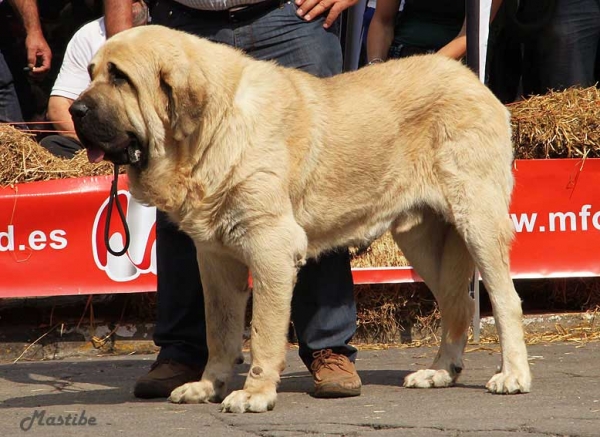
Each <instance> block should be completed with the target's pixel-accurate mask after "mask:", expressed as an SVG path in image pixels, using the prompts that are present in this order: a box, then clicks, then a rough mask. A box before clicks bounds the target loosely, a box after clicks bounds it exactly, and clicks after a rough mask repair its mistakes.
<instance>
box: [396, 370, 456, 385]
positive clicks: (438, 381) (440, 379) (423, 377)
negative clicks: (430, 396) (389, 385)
mask: <svg viewBox="0 0 600 437" xmlns="http://www.w3.org/2000/svg"><path fill="white" fill-rule="evenodd" d="M452 384H453V379H452V376H450V373H448V371H447V370H435V369H422V370H419V371H417V372H414V373H411V374H410V375H408V376H407V377H406V378H404V387H409V388H431V387H450V386H451V385H452Z"/></svg>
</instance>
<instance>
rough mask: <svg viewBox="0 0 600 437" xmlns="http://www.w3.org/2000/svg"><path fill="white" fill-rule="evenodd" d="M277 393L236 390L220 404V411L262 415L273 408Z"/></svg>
mask: <svg viewBox="0 0 600 437" xmlns="http://www.w3.org/2000/svg"><path fill="white" fill-rule="evenodd" d="M276 399H277V393H276V392H275V391H273V392H270V391H269V392H262V391H261V392H257V391H249V390H237V391H234V392H232V393H231V394H230V395H229V396H227V397H226V398H225V400H224V401H223V402H222V403H221V411H223V412H225V413H245V412H251V413H263V412H265V411H270V410H272V409H273V407H274V406H275V400H276Z"/></svg>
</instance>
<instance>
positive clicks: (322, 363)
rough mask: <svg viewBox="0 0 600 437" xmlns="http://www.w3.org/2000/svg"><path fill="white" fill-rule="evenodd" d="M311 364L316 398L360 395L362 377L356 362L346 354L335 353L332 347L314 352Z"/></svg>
mask: <svg viewBox="0 0 600 437" xmlns="http://www.w3.org/2000/svg"><path fill="white" fill-rule="evenodd" d="M313 358H314V360H313V362H312V364H311V366H310V370H311V371H312V374H313V378H314V380H315V390H314V392H313V393H312V395H313V396H314V397H316V398H345V397H350V396H358V395H360V387H361V386H362V383H361V382H360V377H359V376H358V373H356V368H355V367H354V363H353V362H352V361H350V360H349V359H348V357H346V356H345V355H338V354H334V353H333V352H332V351H331V349H322V350H320V351H317V352H315V353H313Z"/></svg>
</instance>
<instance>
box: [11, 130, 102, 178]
mask: <svg viewBox="0 0 600 437" xmlns="http://www.w3.org/2000/svg"><path fill="white" fill-rule="evenodd" d="M0 162H1V163H2V165H1V166H0V186H2V187H5V186H9V185H14V184H20V183H24V182H34V181H47V180H50V179H63V178H72V177H80V176H99V175H111V174H112V173H113V166H112V164H111V163H109V162H102V163H100V164H91V163H90V162H88V159H87V156H86V153H85V152H80V153H78V154H77V155H76V156H75V158H73V159H64V158H59V157H56V156H54V155H53V154H52V153H50V152H48V151H47V150H46V149H44V148H43V147H42V146H40V145H39V143H38V142H37V141H35V139H34V138H33V136H32V135H30V134H27V133H25V132H23V131H20V130H18V129H15V128H14V127H12V126H10V125H6V124H0Z"/></svg>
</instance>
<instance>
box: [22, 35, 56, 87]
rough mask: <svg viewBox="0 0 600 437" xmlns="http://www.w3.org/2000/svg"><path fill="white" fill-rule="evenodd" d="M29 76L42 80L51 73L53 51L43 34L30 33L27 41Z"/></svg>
mask: <svg viewBox="0 0 600 437" xmlns="http://www.w3.org/2000/svg"><path fill="white" fill-rule="evenodd" d="M25 46H26V48H27V66H28V67H29V69H30V70H29V72H30V73H29V74H31V75H32V76H33V77H36V78H40V77H42V76H44V75H45V74H46V73H48V71H50V64H51V62H52V51H51V50H50V47H49V46H48V43H47V42H46V39H45V38H44V35H42V34H41V33H30V34H28V35H27V38H26V39H25Z"/></svg>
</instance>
